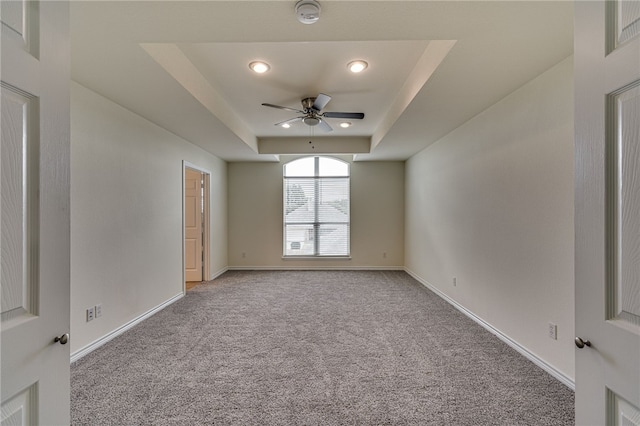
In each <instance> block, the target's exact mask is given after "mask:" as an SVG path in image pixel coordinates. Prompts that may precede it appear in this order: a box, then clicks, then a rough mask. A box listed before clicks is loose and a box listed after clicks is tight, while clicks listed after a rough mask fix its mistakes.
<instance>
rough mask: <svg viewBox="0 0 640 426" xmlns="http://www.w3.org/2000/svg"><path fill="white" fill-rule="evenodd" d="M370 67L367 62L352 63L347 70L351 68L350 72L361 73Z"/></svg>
mask: <svg viewBox="0 0 640 426" xmlns="http://www.w3.org/2000/svg"><path fill="white" fill-rule="evenodd" d="M368 66H369V64H368V63H366V62H365V61H360V60H358V61H351V62H349V63H348V64H347V68H349V71H351V72H352V73H359V72H362V71H364V70H365V69H366V68H367V67H368Z"/></svg>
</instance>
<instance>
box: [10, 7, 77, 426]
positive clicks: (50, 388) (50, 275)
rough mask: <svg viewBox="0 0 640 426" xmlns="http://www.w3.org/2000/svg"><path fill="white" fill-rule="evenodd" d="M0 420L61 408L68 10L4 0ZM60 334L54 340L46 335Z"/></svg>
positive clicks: (65, 383) (45, 417)
mask: <svg viewBox="0 0 640 426" xmlns="http://www.w3.org/2000/svg"><path fill="white" fill-rule="evenodd" d="M0 21H2V41H1V43H2V49H1V52H2V62H1V63H0V64H1V67H0V80H1V98H2V99H1V103H0V113H1V126H0V127H1V131H0V138H1V140H0V142H1V144H0V176H1V178H0V237H1V238H0V265H1V268H0V287H1V297H0V302H1V307H2V309H1V334H0V346H1V356H0V358H1V368H2V371H1V376H2V378H1V388H2V391H1V394H2V403H1V410H0V411H1V413H0V419H1V422H2V425H37V424H46V425H53V424H56V425H62V424H68V423H69V421H70V415H69V345H66V344H65V345H63V344H61V343H62V342H66V341H67V336H66V335H67V333H68V332H69V148H70V145H69V75H70V74H69V35H68V32H69V10H68V4H66V3H64V2H50V1H43V2H37V1H30V2H25V1H21V0H11V1H7V0H3V1H2V2H0ZM60 336H65V337H64V338H63V339H62V340H58V341H56V340H55V337H60Z"/></svg>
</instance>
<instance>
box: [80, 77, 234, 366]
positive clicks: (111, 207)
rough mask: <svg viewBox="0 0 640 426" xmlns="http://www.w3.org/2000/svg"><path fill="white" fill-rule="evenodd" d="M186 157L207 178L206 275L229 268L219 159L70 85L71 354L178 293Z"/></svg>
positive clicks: (224, 174)
mask: <svg viewBox="0 0 640 426" xmlns="http://www.w3.org/2000/svg"><path fill="white" fill-rule="evenodd" d="M183 161H187V162H189V163H191V164H193V165H195V166H197V167H200V168H202V169H206V170H207V171H209V172H210V173H211V206H212V209H211V219H210V220H211V250H210V251H211V256H210V262H211V274H212V275H213V274H215V273H217V272H219V271H223V270H224V269H225V268H226V266H227V235H226V229H227V228H226V226H227V225H226V224H227V217H226V214H227V205H226V203H227V192H226V191H227V170H226V163H225V162H224V161H222V160H220V159H218V158H217V157H214V156H213V155H211V154H208V153H206V152H205V151H203V150H202V149H200V148H198V147H197V146H195V145H192V144H191V143H188V142H187V141H185V140H183V139H181V138H179V137H177V136H175V135H174V134H172V133H169V132H167V131H166V130H163V129H161V128H160V127H158V126H156V125H155V124H153V123H151V122H149V121H147V120H145V119H143V118H141V117H140V116H138V115H135V114H133V113H131V112H130V111H128V110H126V109H124V108H122V107H120V106H118V105H116V104H114V103H113V102H111V101H109V100H107V99H105V98H103V97H101V96H100V95H98V94H96V93H94V92H92V91H90V90H88V89H86V88H84V87H82V86H80V85H78V84H75V83H73V84H72V91H71V335H72V339H71V353H72V354H73V353H74V352H76V351H78V350H79V349H81V348H83V347H85V346H86V345H88V344H90V343H92V342H94V341H95V340H97V339H100V338H102V337H103V336H105V335H108V334H109V333H111V332H113V331H114V330H116V329H118V328H120V327H121V326H123V325H124V324H126V323H128V322H130V321H131V320H133V319H135V318H136V317H138V316H140V315H141V314H144V313H146V312H148V311H149V310H151V309H153V308H155V307H157V306H159V305H161V304H162V303H164V302H165V301H167V300H169V299H171V298H172V297H174V296H176V295H179V294H181V293H182V291H183V290H182V289H183V283H182V267H183V266H182V162H183ZM98 303H101V304H102V317H101V318H97V319H95V320H93V321H91V322H86V320H85V310H86V308H89V307H90V306H94V305H96V304H98Z"/></svg>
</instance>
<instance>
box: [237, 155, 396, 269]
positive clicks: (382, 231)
mask: <svg viewBox="0 0 640 426" xmlns="http://www.w3.org/2000/svg"><path fill="white" fill-rule="evenodd" d="M340 158H343V159H348V157H340ZM291 159H292V158H286V159H285V158H282V159H281V162H280V163H230V164H229V165H228V182H229V214H228V216H229V267H230V268H252V267H255V268H274V269H275V268H345V269H348V268H402V267H403V265H404V251H403V250H404V163H403V162H352V163H351V259H350V260H331V259H311V260H292V259H286V260H285V259H282V166H283V164H284V163H286V162H287V161H290V160H291ZM242 253H245V257H243V256H242ZM383 253H386V258H385V257H384V256H383Z"/></svg>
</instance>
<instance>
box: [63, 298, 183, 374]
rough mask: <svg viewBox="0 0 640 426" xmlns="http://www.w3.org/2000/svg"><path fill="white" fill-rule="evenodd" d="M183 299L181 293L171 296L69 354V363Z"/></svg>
mask: <svg viewBox="0 0 640 426" xmlns="http://www.w3.org/2000/svg"><path fill="white" fill-rule="evenodd" d="M183 297H184V294H183V293H180V294H176V295H175V296H173V297H172V298H171V299H169V300H167V301H166V302H164V303H161V304H160V305H158V306H156V307H155V308H153V309H150V310H148V311H147V312H145V313H144V314H142V315H140V316H138V317H136V318H134V319H132V320H131V321H129V322H128V323H126V324H124V325H122V326H120V327H118V328H116V329H115V330H113V331H112V332H110V333H107V334H106V335H104V336H102V337H101V338H99V339H97V340H95V341H93V342H91V343H89V344H88V345H87V346H85V347H83V348H82V349H78V350H77V351H75V352H74V353H72V354H71V362H72V363H73V362H75V361H77V360H79V359H80V358H82V357H83V356H85V355H87V354H89V353H91V352H93V351H95V350H96V349H98V348H99V347H100V346H102V345H104V344H105V343H107V342H109V341H110V340H113V339H115V338H116V337H118V336H119V335H121V334H122V333H124V332H125V331H127V330H129V329H130V328H131V327H133V326H134V325H136V324H138V323H139V322H141V321H144V320H145V319H147V318H149V317H150V316H152V315H153V314H155V313H156V312H159V311H161V310H163V309H164V308H166V307H167V306H169V305H171V304H172V303H173V302H175V301H177V300H179V299H182V298H183Z"/></svg>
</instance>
